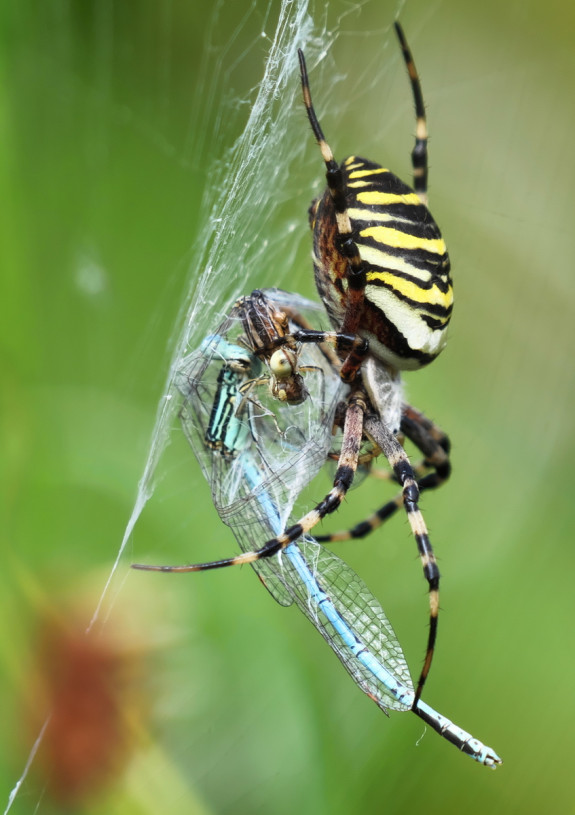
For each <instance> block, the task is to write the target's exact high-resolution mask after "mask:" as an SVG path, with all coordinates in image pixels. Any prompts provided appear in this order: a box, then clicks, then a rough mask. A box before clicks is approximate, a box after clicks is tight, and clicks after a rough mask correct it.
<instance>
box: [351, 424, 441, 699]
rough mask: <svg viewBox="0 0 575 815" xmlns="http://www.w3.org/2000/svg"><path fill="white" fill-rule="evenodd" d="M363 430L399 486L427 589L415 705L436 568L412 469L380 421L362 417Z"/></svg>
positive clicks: (432, 634)
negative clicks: (427, 600) (426, 612)
mask: <svg viewBox="0 0 575 815" xmlns="http://www.w3.org/2000/svg"><path fill="white" fill-rule="evenodd" d="M364 429H365V433H366V435H367V436H368V437H369V438H370V439H372V440H373V441H374V442H375V443H376V444H377V445H378V446H379V447H380V448H381V450H382V452H383V454H384V455H385V457H386V458H387V460H388V461H389V464H390V466H391V467H392V469H393V471H394V473H395V475H396V478H397V480H398V481H399V483H400V484H401V487H402V497H403V505H404V507H405V511H406V513H407V518H408V520H409V524H410V526H411V531H412V532H413V536H414V537H415V541H416V543H417V549H418V551H419V556H420V558H421V562H422V564H423V574H424V576H425V579H426V580H427V583H428V585H429V634H428V638H427V650H426V653H425V659H424V662H423V667H422V669H421V673H420V675H419V679H418V682H417V687H416V690H415V699H414V705H416V704H417V702H418V701H419V698H420V697H421V693H422V691H423V686H424V684H425V680H426V679H427V675H428V673H429V669H430V667H431V662H432V660H433V652H434V650H435V641H436V639H437V619H438V614H439V568H438V566H437V562H436V560H435V555H434V554H433V549H432V548H431V542H430V540H429V534H428V532H427V527H426V525H425V521H424V520H423V515H422V514H421V511H420V509H419V506H418V500H419V486H418V483H417V479H416V477H415V473H414V472H413V468H412V466H411V464H410V463H409V459H408V457H407V453H406V452H405V450H404V449H403V447H402V446H401V444H400V443H399V441H398V440H397V438H396V437H395V436H394V435H393V433H392V432H391V431H390V430H389V429H388V428H387V427H386V426H385V425H384V424H383V423H382V422H381V420H380V419H378V418H376V417H373V416H369V417H366V419H365V423H364Z"/></svg>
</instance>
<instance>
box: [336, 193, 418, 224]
mask: <svg viewBox="0 0 575 815" xmlns="http://www.w3.org/2000/svg"><path fill="white" fill-rule="evenodd" d="M349 186H350V187H351V186H352V185H351V184H350V185H349ZM347 212H348V215H349V217H350V219H351V220H352V221H367V222H373V221H378V222H379V223H385V222H386V221H393V223H394V224H412V223H413V221H412V220H411V218H405V217H400V216H399V215H393V214H392V213H390V212H386V211H385V210H384V211H383V212H379V211H378V210H374V209H365V208H364V207H362V208H361V209H360V208H356V207H350V209H348V211H347Z"/></svg>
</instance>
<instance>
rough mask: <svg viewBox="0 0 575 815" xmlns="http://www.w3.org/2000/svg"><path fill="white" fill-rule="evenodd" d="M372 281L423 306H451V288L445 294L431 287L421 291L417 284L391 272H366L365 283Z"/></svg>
mask: <svg viewBox="0 0 575 815" xmlns="http://www.w3.org/2000/svg"><path fill="white" fill-rule="evenodd" d="M374 281H381V282H382V283H385V284H387V285H388V286H390V287H391V288H392V289H395V291H397V292H399V293H400V294H403V295H404V297H407V298H408V299H409V300H413V301H414V302H416V303H421V304H422V305H423V306H425V305H426V304H427V305H430V306H442V307H443V308H445V309H448V308H449V307H450V306H451V305H453V289H452V288H451V286H450V287H449V289H448V290H447V291H446V292H442V291H441V289H438V288H437V286H432V287H431V289H422V288H421V286H418V285H417V283H413V282H412V281H411V280H404V279H403V278H402V277H397V275H394V274H393V273H392V272H368V273H367V282H368V283H373V282H374Z"/></svg>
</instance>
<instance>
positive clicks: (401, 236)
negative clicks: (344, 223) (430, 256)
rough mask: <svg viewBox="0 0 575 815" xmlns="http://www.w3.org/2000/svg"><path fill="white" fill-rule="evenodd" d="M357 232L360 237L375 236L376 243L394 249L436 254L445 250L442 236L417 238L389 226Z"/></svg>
mask: <svg viewBox="0 0 575 815" xmlns="http://www.w3.org/2000/svg"><path fill="white" fill-rule="evenodd" d="M359 234H360V236H361V237H362V238H375V240H376V241H377V242H378V243H382V244H384V245H386V246H393V247H394V248H396V249H424V250H425V251H426V252H432V253H434V254H436V255H444V254H445V253H446V251H447V247H446V246H445V241H444V240H443V238H431V239H430V238H418V237H417V236H416V235H408V234H407V233H406V232H401V231H400V230H399V229H392V228H391V227H389V226H369V227H368V228H367V229H362V230H361V232H360V233H359Z"/></svg>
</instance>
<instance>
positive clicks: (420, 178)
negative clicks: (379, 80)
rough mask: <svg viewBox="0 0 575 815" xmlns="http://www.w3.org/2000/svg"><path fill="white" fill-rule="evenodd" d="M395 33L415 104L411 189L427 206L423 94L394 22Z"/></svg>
mask: <svg viewBox="0 0 575 815" xmlns="http://www.w3.org/2000/svg"><path fill="white" fill-rule="evenodd" d="M394 25H395V33H396V34H397V38H398V39H399V44H400V45H401V51H402V53H403V59H404V60H405V65H406V67H407V73H408V74H409V81H410V82H411V91H412V93H413V101H414V103H415V116H416V125H415V146H414V148H413V150H412V153H411V163H412V165H413V189H414V190H415V192H416V193H417V195H418V197H419V200H420V201H421V203H422V204H425V205H426V206H427V174H428V167H427V120H426V118H425V105H424V104H423V94H422V92H421V83H420V81H419V75H418V73H417V68H416V67H415V62H414V61H413V57H412V55H411V51H410V50H409V46H408V44H407V40H406V39H405V34H404V33H403V29H402V27H401V25H400V24H399V22H397V21H396V22H395V23H394Z"/></svg>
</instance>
